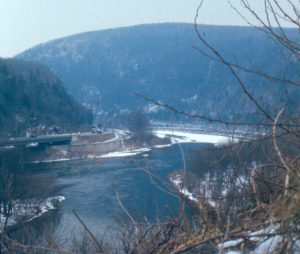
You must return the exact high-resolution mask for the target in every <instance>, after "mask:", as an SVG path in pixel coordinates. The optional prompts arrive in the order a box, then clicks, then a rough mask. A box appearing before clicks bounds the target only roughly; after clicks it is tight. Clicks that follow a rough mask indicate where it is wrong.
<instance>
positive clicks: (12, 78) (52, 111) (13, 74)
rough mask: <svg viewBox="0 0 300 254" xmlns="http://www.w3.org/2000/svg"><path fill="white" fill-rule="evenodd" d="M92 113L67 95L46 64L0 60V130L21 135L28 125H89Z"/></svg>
mask: <svg viewBox="0 0 300 254" xmlns="http://www.w3.org/2000/svg"><path fill="white" fill-rule="evenodd" d="M91 120H92V115H91V112H90V111H88V110H87V109H85V108H84V107H83V106H81V105H80V104H79V103H77V102H76V101H75V100H74V99H73V98H71V97H70V95H69V94H67V92H66V90H65V88H64V87H63V86H62V84H61V82H60V80H59V79H58V78H57V77H56V76H55V75H54V74H53V73H51V72H50V71H49V70H48V69H47V68H46V67H44V66H40V65H38V64H35V63H31V62H25V61H21V60H16V59H0V132H1V135H4V136H8V135H13V136H16V135H24V133H25V131H26V129H28V128H39V129H43V130H44V131H47V130H46V129H47V128H48V127H51V126H52V127H53V126H57V127H59V128H60V129H61V130H71V129H76V128H80V127H84V126H85V125H88V124H89V123H90V122H91Z"/></svg>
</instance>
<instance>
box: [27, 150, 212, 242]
mask: <svg viewBox="0 0 300 254" xmlns="http://www.w3.org/2000/svg"><path fill="white" fill-rule="evenodd" d="M206 147H208V144H182V148H183V151H184V155H185V160H186V164H187V167H188V165H189V159H188V158H189V156H188V155H189V153H190V151H191V150H195V149H198V150H199V149H204V148H206ZM182 167H183V160H182V154H181V152H180V148H179V147H178V145H173V146H171V147H166V148H155V149H152V150H151V151H149V152H146V153H142V154H138V155H135V156H132V157H119V158H105V159H104V158H103V159H96V160H76V161H68V162H57V163H47V164H37V165H31V166H30V167H29V168H30V170H31V171H32V174H50V175H51V176H53V177H54V178H55V182H56V184H57V185H59V186H62V188H60V189H59V193H58V194H59V195H63V196H65V198H66V200H65V201H63V202H62V203H61V205H60V207H59V209H58V211H56V212H55V213H56V215H57V218H58V219H57V222H56V224H55V231H56V233H57V234H58V235H60V237H65V236H66V235H67V234H68V232H77V230H80V229H82V226H81V225H80V223H79V222H78V220H77V219H76V218H75V216H74V214H73V212H72V210H75V211H76V212H77V213H78V214H79V216H80V218H81V219H82V220H83V221H84V222H85V224H86V225H87V226H88V227H89V228H90V229H91V230H92V231H93V232H95V233H96V234H102V233H103V232H105V231H106V230H107V229H110V230H118V227H119V225H120V224H119V222H120V221H124V220H125V221H126V220H127V221H128V220H129V218H128V216H127V215H126V213H125V212H124V210H123V209H122V208H121V206H120V203H119V202H118V199H117V193H118V195H119V198H120V201H121V203H122V204H123V206H124V207H125V208H126V209H127V210H128V212H129V213H130V214H131V216H132V217H133V218H134V219H135V220H141V221H145V220H146V219H145V218H147V220H148V221H150V222H151V221H152V222H153V221H155V220H157V219H159V220H161V221H162V220H164V219H166V218H167V217H168V216H170V209H171V210H172V211H173V212H174V213H175V214H176V212H177V211H178V206H179V200H178V198H177V197H176V196H174V195H173V194H174V193H170V192H168V191H166V189H165V188H164V187H165V185H164V184H163V183H162V182H164V181H166V182H167V183H169V184H170V182H169V179H168V177H169V175H170V174H171V173H172V172H175V171H179V170H182ZM151 174H153V175H155V176H152V177H151V176H150V175H151ZM156 176H157V177H158V178H156ZM167 207H169V209H168V208H167Z"/></svg>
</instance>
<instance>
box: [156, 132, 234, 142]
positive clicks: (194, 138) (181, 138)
mask: <svg viewBox="0 0 300 254" xmlns="http://www.w3.org/2000/svg"><path fill="white" fill-rule="evenodd" d="M153 134H154V135H156V136H157V137H159V138H167V137H169V138H171V141H172V143H173V144H175V143H207V144H214V145H223V144H228V143H232V142H237V141H238V139H237V138H233V137H226V136H221V135H210V134H200V133H189V132H183V131H172V130H154V131H153Z"/></svg>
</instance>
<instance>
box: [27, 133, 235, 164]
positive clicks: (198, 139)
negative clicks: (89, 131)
mask: <svg viewBox="0 0 300 254" xmlns="http://www.w3.org/2000/svg"><path fill="white" fill-rule="evenodd" d="M113 133H114V136H110V138H111V139H107V140H105V141H101V145H102V146H106V147H107V149H106V150H107V152H101V151H103V150H105V149H102V150H100V151H99V150H97V149H95V150H93V149H90V148H89V149H86V147H87V146H92V145H97V144H98V145H99V144H100V142H97V143H95V142H94V141H93V140H87V139H85V142H84V144H78V143H77V144H76V146H78V148H80V149H82V150H79V149H76V150H77V152H76V153H74V152H71V151H69V150H68V149H66V148H64V147H54V148H52V151H50V152H49V153H48V156H44V158H40V159H37V160H33V161H31V162H30V163H51V162H63V161H70V160H82V159H85V160H86V159H101V158H118V157H125V156H135V155H138V154H142V153H146V152H149V151H150V150H151V149H155V148H166V147H170V146H172V145H176V144H182V143H206V144H213V145H215V146H221V145H224V144H228V143H232V142H237V141H238V139H237V138H232V137H227V136H222V135H216V134H214V135H210V134H201V133H191V132H188V131H178V130H177V131H174V130H166V129H163V130H160V129H155V130H153V131H152V133H151V134H149V136H148V138H147V142H145V143H143V144H138V145H137V143H135V142H134V140H133V139H132V136H131V135H130V133H129V132H127V131H123V130H113ZM116 141H117V142H120V144H121V145H120V146H118V147H117V148H116V147H115V148H114V149H112V148H109V146H110V144H111V142H116Z"/></svg>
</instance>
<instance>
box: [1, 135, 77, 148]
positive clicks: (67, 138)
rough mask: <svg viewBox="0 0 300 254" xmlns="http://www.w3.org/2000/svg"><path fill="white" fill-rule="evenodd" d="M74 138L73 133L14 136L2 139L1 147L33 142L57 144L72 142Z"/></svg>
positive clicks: (26, 144) (48, 144)
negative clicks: (25, 136)
mask: <svg viewBox="0 0 300 254" xmlns="http://www.w3.org/2000/svg"><path fill="white" fill-rule="evenodd" d="M71 140H72V135H71V134H61V135H44V136H37V137H30V138H14V139H8V140H0V147H7V146H15V147H17V146H29V145H31V144H36V145H46V146H57V145H67V144H70V143H71Z"/></svg>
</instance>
